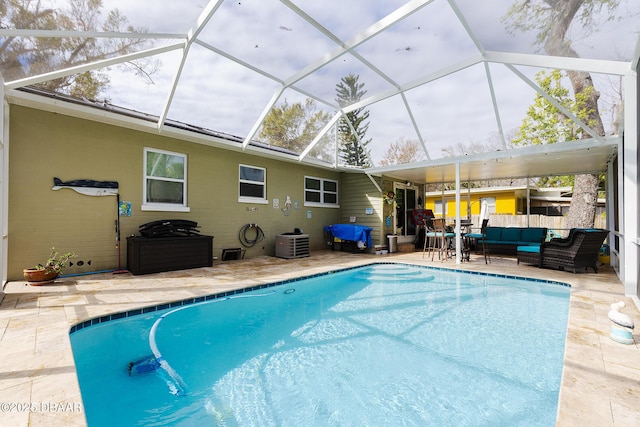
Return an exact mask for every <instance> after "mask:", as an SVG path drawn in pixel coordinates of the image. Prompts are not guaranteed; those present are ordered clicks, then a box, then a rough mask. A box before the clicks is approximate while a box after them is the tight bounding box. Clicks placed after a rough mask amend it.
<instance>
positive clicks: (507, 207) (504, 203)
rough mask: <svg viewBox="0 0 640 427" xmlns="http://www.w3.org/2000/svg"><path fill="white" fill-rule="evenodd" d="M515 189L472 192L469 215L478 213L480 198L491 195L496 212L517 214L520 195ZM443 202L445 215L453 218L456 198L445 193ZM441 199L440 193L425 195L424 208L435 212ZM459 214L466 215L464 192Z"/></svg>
mask: <svg viewBox="0 0 640 427" xmlns="http://www.w3.org/2000/svg"><path fill="white" fill-rule="evenodd" d="M516 193H517V192H516V190H514V191H504V190H503V191H493V192H492V191H487V192H483V193H474V194H471V197H470V200H471V215H480V207H481V203H480V199H482V198H488V197H493V198H495V199H496V210H495V212H492V213H496V214H503V215H516V214H518V213H519V212H518V200H521V199H520V197H519V196H518V195H517V194H516ZM444 198H445V203H446V209H447V210H446V212H447V214H446V216H447V218H455V216H456V200H455V196H454V195H450V194H445V196H444ZM441 200H442V194H439V195H434V194H433V193H432V194H427V195H426V196H425V209H432V210H433V212H436V208H435V207H436V202H439V201H441ZM460 214H461V215H462V216H463V217H466V215H467V195H466V193H464V192H463V193H461V194H460Z"/></svg>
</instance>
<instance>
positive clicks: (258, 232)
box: [238, 224, 264, 248]
mask: <svg viewBox="0 0 640 427" xmlns="http://www.w3.org/2000/svg"><path fill="white" fill-rule="evenodd" d="M253 229H255V237H254V238H253V239H250V238H248V237H247V232H248V231H249V230H253ZM238 239H240V243H242V246H244V247H246V248H250V247H252V246H254V245H255V244H256V243H258V242H261V241H263V240H264V231H262V228H260V227H259V226H258V224H246V225H243V226H242V228H241V229H240V233H239V234H238Z"/></svg>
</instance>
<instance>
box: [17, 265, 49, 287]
mask: <svg viewBox="0 0 640 427" xmlns="http://www.w3.org/2000/svg"><path fill="white" fill-rule="evenodd" d="M22 272H23V274H24V278H25V279H26V280H27V281H28V282H29V284H31V285H44V284H46V283H51V282H53V281H54V280H56V277H58V273H56V272H55V271H50V272H47V271H45V270H44V269H37V268H25V269H24V270H22Z"/></svg>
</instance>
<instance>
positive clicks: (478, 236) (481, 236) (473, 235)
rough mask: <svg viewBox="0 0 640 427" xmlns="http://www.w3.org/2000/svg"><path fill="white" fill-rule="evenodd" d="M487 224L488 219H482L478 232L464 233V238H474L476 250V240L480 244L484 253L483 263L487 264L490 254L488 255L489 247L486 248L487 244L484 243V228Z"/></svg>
mask: <svg viewBox="0 0 640 427" xmlns="http://www.w3.org/2000/svg"><path fill="white" fill-rule="evenodd" d="M488 225H489V220H488V219H483V220H482V226H481V227H480V233H468V234H465V238H467V239H474V240H475V241H476V251H477V250H478V248H477V246H478V241H480V243H481V244H482V254H483V255H484V263H485V264H488V263H489V262H490V261H491V256H490V255H489V248H487V244H486V243H485V240H486V239H485V238H484V237H485V230H486V229H487V226H488Z"/></svg>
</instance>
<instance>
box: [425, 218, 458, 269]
mask: <svg viewBox="0 0 640 427" xmlns="http://www.w3.org/2000/svg"><path fill="white" fill-rule="evenodd" d="M432 222H433V229H432V230H429V229H427V230H426V233H425V241H424V249H423V250H422V257H423V258H424V254H425V252H426V251H427V241H429V252H431V260H432V261H433V258H434V256H435V252H436V250H437V251H438V259H441V260H443V261H445V260H446V259H447V258H448V257H449V256H450V253H449V242H448V239H451V238H452V237H455V233H449V232H447V227H446V226H445V223H444V218H434V219H433V220H432Z"/></svg>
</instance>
